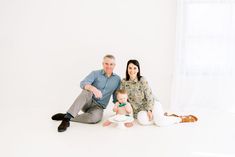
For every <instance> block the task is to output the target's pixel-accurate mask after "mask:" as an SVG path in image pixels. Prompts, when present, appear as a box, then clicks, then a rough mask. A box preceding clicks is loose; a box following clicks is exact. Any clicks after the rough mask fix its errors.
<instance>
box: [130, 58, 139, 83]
mask: <svg viewBox="0 0 235 157" xmlns="http://www.w3.org/2000/svg"><path fill="white" fill-rule="evenodd" d="M131 63H132V64H134V65H135V66H137V67H138V69H139V72H138V73H137V78H138V81H140V78H141V77H142V76H141V75H140V64H139V62H138V61H137V60H135V59H131V60H129V61H128V62H127V65H126V80H127V81H128V80H130V76H129V74H128V66H129V64H131Z"/></svg>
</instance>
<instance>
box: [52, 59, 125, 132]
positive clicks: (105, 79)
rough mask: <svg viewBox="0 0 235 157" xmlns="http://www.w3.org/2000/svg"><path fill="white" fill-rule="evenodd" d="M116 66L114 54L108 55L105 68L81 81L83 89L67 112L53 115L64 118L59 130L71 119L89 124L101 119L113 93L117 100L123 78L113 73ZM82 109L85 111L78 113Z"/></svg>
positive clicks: (104, 62) (56, 118)
mask: <svg viewBox="0 0 235 157" xmlns="http://www.w3.org/2000/svg"><path fill="white" fill-rule="evenodd" d="M114 67H115V58H114V56H113V55H106V56H104V58H103V69H102V70H96V71H92V72H91V73H90V74H89V75H88V76H87V77H86V78H85V79H84V80H82V81H81V83H80V87H81V88H82V89H83V90H82V92H81V94H80V95H79V96H78V97H77V98H76V100H75V101H74V103H73V104H72V105H71V106H70V108H69V109H68V111H67V113H66V114H62V113H57V114H55V115H53V116H52V117H51V118H52V119H53V120H62V122H61V124H60V125H59V127H58V132H63V131H65V130H66V129H67V127H69V125H70V121H74V122H80V123H87V124H95V123H98V122H99V121H101V119H102V117H103V110H104V109H105V108H106V107H107V105H108V103H109V100H110V97H111V95H113V102H114V103H115V102H116V101H117V100H116V96H115V91H116V90H117V89H119V86H120V82H121V79H120V77H119V76H118V75H116V74H114V73H113V69H114ZM81 109H82V111H83V112H84V113H83V114H80V115H78V112H79V111H80V110H81Z"/></svg>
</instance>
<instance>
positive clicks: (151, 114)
mask: <svg viewBox="0 0 235 157" xmlns="http://www.w3.org/2000/svg"><path fill="white" fill-rule="evenodd" d="M147 114H148V117H149V121H151V120H153V113H152V111H150V110H149V111H148V112H147Z"/></svg>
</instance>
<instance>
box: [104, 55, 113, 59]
mask: <svg viewBox="0 0 235 157" xmlns="http://www.w3.org/2000/svg"><path fill="white" fill-rule="evenodd" d="M105 58H110V59H113V60H115V57H114V56H113V55H110V54H107V55H105V56H104V58H103V59H105Z"/></svg>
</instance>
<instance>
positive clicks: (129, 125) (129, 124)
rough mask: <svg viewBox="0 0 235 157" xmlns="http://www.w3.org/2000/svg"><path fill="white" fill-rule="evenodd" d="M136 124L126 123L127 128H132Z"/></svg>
mask: <svg viewBox="0 0 235 157" xmlns="http://www.w3.org/2000/svg"><path fill="white" fill-rule="evenodd" d="M133 125H134V124H133V123H125V126H126V127H127V128H130V127H132V126H133Z"/></svg>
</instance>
